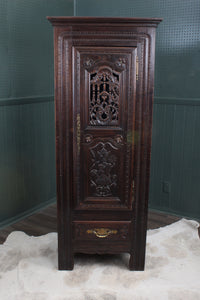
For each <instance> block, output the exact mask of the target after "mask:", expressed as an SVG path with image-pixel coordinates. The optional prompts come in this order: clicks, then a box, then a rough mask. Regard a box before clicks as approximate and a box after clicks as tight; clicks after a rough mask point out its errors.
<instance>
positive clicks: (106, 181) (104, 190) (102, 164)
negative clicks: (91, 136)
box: [89, 142, 117, 197]
mask: <svg viewBox="0 0 200 300" xmlns="http://www.w3.org/2000/svg"><path fill="white" fill-rule="evenodd" d="M109 148H110V145H109V143H108V142H107V143H103V142H100V143H98V144H97V145H96V146H95V147H93V148H92V149H90V154H91V161H92V165H91V167H90V170H89V174H90V187H91V188H92V189H93V190H94V196H99V197H108V196H112V195H113V188H115V187H116V185H117V174H116V172H115V170H114V167H115V165H116V162H117V157H116V155H115V154H113V153H112V152H111V148H110V149H109Z"/></svg>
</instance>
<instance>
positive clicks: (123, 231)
mask: <svg viewBox="0 0 200 300" xmlns="http://www.w3.org/2000/svg"><path fill="white" fill-rule="evenodd" d="M130 225H131V222H130V221H74V239H75V240H90V241H92V240H99V241H105V240H107V241H109V240H110V241H129V240H130V228H131V226H130Z"/></svg>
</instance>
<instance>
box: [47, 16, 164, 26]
mask: <svg viewBox="0 0 200 300" xmlns="http://www.w3.org/2000/svg"><path fill="white" fill-rule="evenodd" d="M47 19H48V20H49V22H51V24H52V25H53V26H67V25H70V26H71V25H88V24H90V25H91V24H93V25H98V26H105V25H108V24H109V26H111V25H112V26H119V25H121V26H122V25H129V26H145V27H146V26H150V27H157V26H158V24H159V23H160V22H162V20H163V19H161V18H118V17H47Z"/></svg>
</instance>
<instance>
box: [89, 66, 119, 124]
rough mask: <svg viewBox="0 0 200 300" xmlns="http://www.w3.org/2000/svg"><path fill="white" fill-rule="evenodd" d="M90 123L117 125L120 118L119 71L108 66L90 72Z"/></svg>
mask: <svg viewBox="0 0 200 300" xmlns="http://www.w3.org/2000/svg"><path fill="white" fill-rule="evenodd" d="M89 102H90V104H89V116H90V121H89V122H90V125H117V124H118V120H119V117H118V116H119V73H117V72H114V71H112V70H111V69H110V68H108V67H102V68H100V69H99V70H98V72H95V73H91V74H90V100H89Z"/></svg>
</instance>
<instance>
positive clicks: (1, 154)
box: [0, 0, 73, 227]
mask: <svg viewBox="0 0 200 300" xmlns="http://www.w3.org/2000/svg"><path fill="white" fill-rule="evenodd" d="M48 15H73V0H1V1H0V137H1V138H0V227H2V226H4V225H7V224H9V223H11V222H14V221H15V220H17V219H19V218H22V217H23V216H25V215H27V214H30V213H31V212H33V211H35V210H37V209H39V208H40V207H43V206H45V205H47V204H48V203H51V202H53V201H55V197H56V196H55V195H56V192H55V191H56V188H55V142H54V140H55V134H54V103H53V64H54V63H53V28H52V26H51V24H50V23H49V22H48V21H47V20H46V16H48Z"/></svg>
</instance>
